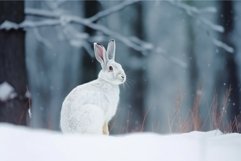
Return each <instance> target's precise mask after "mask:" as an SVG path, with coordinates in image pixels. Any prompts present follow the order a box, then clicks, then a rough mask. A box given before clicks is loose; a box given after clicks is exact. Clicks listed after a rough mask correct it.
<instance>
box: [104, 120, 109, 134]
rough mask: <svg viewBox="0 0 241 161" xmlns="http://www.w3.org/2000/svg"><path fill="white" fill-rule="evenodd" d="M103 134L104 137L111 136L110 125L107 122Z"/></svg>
mask: <svg viewBox="0 0 241 161" xmlns="http://www.w3.org/2000/svg"><path fill="white" fill-rule="evenodd" d="M103 134H104V135H109V127H108V123H107V122H105V124H104V126H103Z"/></svg>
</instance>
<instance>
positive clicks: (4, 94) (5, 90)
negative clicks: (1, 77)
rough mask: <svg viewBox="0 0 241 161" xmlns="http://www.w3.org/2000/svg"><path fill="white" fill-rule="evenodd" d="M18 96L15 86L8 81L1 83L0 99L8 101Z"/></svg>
mask: <svg viewBox="0 0 241 161" xmlns="http://www.w3.org/2000/svg"><path fill="white" fill-rule="evenodd" d="M16 96H17V94H16V93H15V90H14V88H13V87H12V86H11V85H10V84H9V83H7V82H3V83H2V84H0V101H7V100H9V99H13V98H15V97H16Z"/></svg>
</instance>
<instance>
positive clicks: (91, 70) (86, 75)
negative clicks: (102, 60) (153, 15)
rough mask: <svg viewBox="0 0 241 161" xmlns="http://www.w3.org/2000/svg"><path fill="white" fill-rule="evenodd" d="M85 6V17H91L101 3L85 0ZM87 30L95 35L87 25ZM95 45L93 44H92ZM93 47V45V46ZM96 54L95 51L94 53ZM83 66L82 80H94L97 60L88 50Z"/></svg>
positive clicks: (84, 55) (85, 53) (84, 56)
mask: <svg viewBox="0 0 241 161" xmlns="http://www.w3.org/2000/svg"><path fill="white" fill-rule="evenodd" d="M84 6H85V17H86V18H87V17H91V16H93V15H95V14H96V13H98V11H99V3H98V1H95V0H93V1H84ZM84 30H85V32H87V33H88V34H89V35H94V34H95V31H94V30H93V29H91V28H88V27H85V29H84ZM90 45H93V44H90ZM91 47H92V46H91ZM93 55H94V53H93ZM82 61H83V63H82V64H83V66H82V71H83V72H82V73H83V77H82V80H81V82H82V83H85V82H88V81H90V80H93V79H95V78H96V75H97V62H96V61H95V58H94V57H91V56H90V55H89V54H88V53H87V52H86V51H84V53H83V59H82Z"/></svg>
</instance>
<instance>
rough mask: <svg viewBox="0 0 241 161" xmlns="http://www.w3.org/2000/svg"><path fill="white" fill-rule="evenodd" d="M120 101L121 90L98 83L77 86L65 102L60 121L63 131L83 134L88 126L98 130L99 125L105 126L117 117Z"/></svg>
mask: <svg viewBox="0 0 241 161" xmlns="http://www.w3.org/2000/svg"><path fill="white" fill-rule="evenodd" d="M118 101H119V88H113V87H109V86H108V85H103V83H102V82H101V83H100V82H98V81H92V82H89V83H86V84H83V85H80V86H77V87H76V88H74V89H73V90H72V91H71V92H70V93H69V94H68V95H67V96H66V98H65V100H64V102H63V105H62V110H61V120H60V126H61V129H62V131H63V132H65V131H68V132H71V131H74V132H80V131H81V130H82V133H83V131H84V129H86V128H87V127H88V126H89V127H88V128H90V129H91V128H92V126H94V127H93V128H92V129H94V128H96V129H97V126H98V127H99V124H101V125H103V123H104V122H105V121H109V120H110V119H111V118H112V117H113V116H114V115H115V113H116V109H117V104H118ZM94 122H96V123H94ZM65 129H66V130H65ZM88 133H91V132H90V131H88Z"/></svg>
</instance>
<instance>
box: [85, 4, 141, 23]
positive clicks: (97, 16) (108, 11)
mask: <svg viewBox="0 0 241 161" xmlns="http://www.w3.org/2000/svg"><path fill="white" fill-rule="evenodd" d="M140 1H141V0H126V1H124V2H122V3H120V4H118V5H116V6H114V7H111V8H109V9H106V10H103V11H100V12H98V13H97V14H95V15H94V16H92V17H90V18H88V20H89V21H91V22H93V21H96V20H98V19H101V18H103V17H106V16H108V15H110V14H113V13H115V12H118V11H120V10H122V9H124V8H126V7H127V6H130V5H132V4H134V3H137V2H140Z"/></svg>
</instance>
